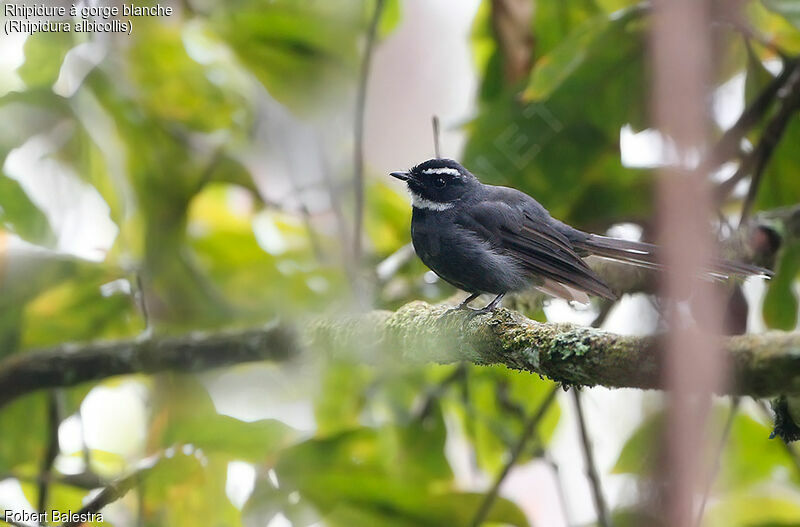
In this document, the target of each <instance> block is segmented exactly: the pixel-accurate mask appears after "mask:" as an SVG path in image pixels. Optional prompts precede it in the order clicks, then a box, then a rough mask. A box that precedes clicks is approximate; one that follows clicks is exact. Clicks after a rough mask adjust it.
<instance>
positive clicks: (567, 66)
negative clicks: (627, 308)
mask: <svg viewBox="0 0 800 527" xmlns="http://www.w3.org/2000/svg"><path fill="white" fill-rule="evenodd" d="M639 15H640V10H639V9H632V10H626V11H624V12H623V14H622V15H620V16H619V17H618V18H615V17H610V18H608V19H606V22H605V24H606V26H601V27H606V30H605V31H600V33H599V35H598V36H597V37H596V38H595V39H594V40H592V39H588V40H592V42H591V47H590V48H589V49H584V50H583V51H580V52H578V47H579V45H580V44H581V43H583V44H584V45H586V46H588V44H587V43H585V42H582V38H581V36H580V34H579V36H576V37H574V42H568V43H567V44H564V45H565V49H566V51H564V52H563V54H561V55H559V56H558V57H557V58H558V62H557V63H556V61H554V65H553V69H552V71H550V73H548V70H547V69H546V68H544V66H543V67H542V72H543V73H542V75H541V77H542V78H543V79H544V80H542V81H536V78H537V76H540V72H539V71H538V69H537V68H534V71H533V74H532V75H533V80H532V81H531V82H533V83H536V85H535V86H534V89H535V90H536V91H535V92H534V93H533V94H534V95H537V96H539V97H540V98H539V99H537V100H536V101H528V102H521V101H520V100H519V98H518V94H517V92H516V90H505V91H504V92H503V93H502V94H501V95H499V96H496V97H494V98H493V99H492V100H490V101H488V102H486V103H485V104H484V105H482V107H481V109H480V113H479V115H478V117H477V118H476V119H475V120H474V121H472V122H471V123H469V125H468V126H467V130H468V134H469V139H468V142H467V145H466V148H465V152H464V161H465V164H466V165H467V167H468V168H470V170H472V171H473V172H475V173H476V174H477V175H478V176H479V177H482V178H483V180H484V181H485V182H487V183H493V184H501V185H508V186H512V187H515V188H518V189H520V190H523V191H524V192H526V193H528V194H530V195H532V196H534V197H536V198H537V199H538V200H539V201H540V202H541V203H542V204H543V205H544V206H545V207H547V208H548V209H549V210H550V211H551V213H552V214H553V216H554V217H556V218H558V219H560V220H562V221H566V222H568V223H570V224H573V225H579V226H581V227H583V228H586V229H594V230H598V229H605V228H607V227H608V225H609V224H612V223H617V222H620V221H635V220H636V219H638V218H642V217H643V216H645V217H649V216H650V214H651V209H652V203H651V202H650V200H648V199H642V197H643V196H649V195H651V194H652V192H651V188H652V178H651V176H650V175H649V174H648V175H645V174H644V173H643V172H642V171H640V170H632V169H628V168H625V167H623V166H622V164H621V161H620V152H619V135H620V130H621V128H622V127H623V126H625V125H626V124H632V125H633V127H634V128H637V129H638V128H642V127H644V126H646V122H647V120H646V115H647V111H646V107H647V104H646V98H645V94H646V93H647V89H646V83H645V79H646V76H645V66H644V64H645V49H646V46H645V42H646V40H645V36H646V31H645V29H646V28H645V27H644V26H645V24H644V23H643V21H642V19H641V17H640V16H639ZM600 20H603V19H602V18H601V19H600ZM581 30H582V31H586V32H588V34H589V35H590V36H591V35H593V34H594V30H593V29H592V28H589V27H587V28H581ZM576 31H577V30H576ZM584 38H585V37H584ZM568 44H572V45H573V46H574V48H575V49H573V50H572V51H569V45H568ZM553 53H555V51H554V52H553ZM584 54H585V59H581V60H577V62H575V63H573V62H571V61H572V58H573V57H574V56H578V59H580V58H581V57H583V56H584ZM540 60H545V61H546V59H545V58H542V59H540ZM539 82H541V85H539ZM587 86H590V87H591V104H586V93H587ZM543 95H546V97H542V96H543ZM587 175H590V176H591V177H587ZM598 191H600V192H602V193H603V196H602V197H601V198H600V199H598V197H597V196H596V193H597V192H598ZM608 197H614V199H613V200H611V201H610V202H606V200H605V199H603V198H608ZM587 205H588V206H587Z"/></svg>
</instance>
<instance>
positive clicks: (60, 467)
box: [0, 0, 800, 527]
mask: <svg viewBox="0 0 800 527" xmlns="http://www.w3.org/2000/svg"><path fill="white" fill-rule="evenodd" d="M55 4H56V3H55V2H47V5H55ZM140 4H141V5H148V4H147V3H146V2H140ZM63 5H68V4H63ZM77 5H79V6H83V5H87V4H86V3H80V4H77ZM88 5H107V4H104V3H103V2H90V3H89V4H88ZM170 5H171V6H172V7H173V8H174V10H175V13H174V14H173V15H172V16H170V17H162V18H157V17H141V18H134V19H133V20H132V23H133V31H132V35H130V36H128V35H124V34H122V35H120V34H100V33H95V34H77V33H37V34H34V35H32V36H28V35H24V34H22V35H21V34H10V35H6V34H4V35H3V36H2V37H0V71H1V72H2V73H1V74H0V160H2V161H0V166H2V173H0V222H1V223H0V355H2V356H3V357H6V356H8V355H11V354H15V353H25V352H26V351H27V350H31V349H36V348H43V347H49V346H54V345H58V344H62V343H65V342H85V341H90V340H96V339H116V338H123V337H140V338H158V337H159V336H161V335H168V334H184V333H187V332H189V331H194V330H204V331H217V330H221V329H223V328H241V327H249V326H255V325H261V324H266V323H269V322H270V321H273V320H276V319H280V320H284V321H286V320H288V321H294V322H297V323H300V324H302V323H304V321H307V320H309V319H310V318H312V317H315V316H325V315H330V314H333V313H341V312H347V311H354V312H358V311H364V310H368V309H396V308H398V307H399V306H401V305H403V304H405V303H407V302H409V301H411V300H416V299H423V300H426V301H429V302H441V301H445V300H450V301H452V300H454V299H456V300H457V299H458V298H456V297H454V295H457V291H455V290H454V289H453V288H451V287H450V286H448V285H447V284H445V283H442V282H441V281H439V280H438V279H437V278H436V276H435V275H433V273H431V272H429V271H428V270H427V269H426V268H425V267H424V266H423V265H422V264H421V263H420V262H419V261H418V260H417V259H416V257H415V256H414V255H413V251H412V250H411V248H410V246H409V242H410V233H409V223H410V216H411V208H410V204H409V199H408V197H407V195H406V194H405V191H404V189H403V188H402V185H400V184H398V182H396V181H394V180H391V179H390V178H388V177H387V173H388V172H389V171H391V170H402V169H407V168H409V167H410V166H412V165H414V164H416V163H418V162H421V161H423V160H425V159H428V158H431V157H433V156H434V154H435V141H434V133H433V130H432V125H431V120H432V117H433V116H437V117H438V119H439V122H440V132H439V133H438V141H439V144H440V149H441V154H442V155H443V156H445V157H453V158H456V159H459V160H461V161H463V163H464V164H465V165H466V166H467V167H468V168H470V169H471V170H472V171H473V172H475V173H476V174H477V175H479V176H480V177H481V178H482V180H483V181H484V182H490V183H495V184H505V185H510V186H514V187H516V188H519V189H521V190H524V191H526V192H528V193H530V194H531V195H533V196H535V197H536V198H537V199H538V200H539V201H540V202H541V203H542V204H544V205H545V206H546V207H547V208H548V209H549V210H550V211H551V212H552V214H553V215H554V216H555V217H557V218H559V219H562V220H564V221H567V222H569V223H571V224H573V225H575V226H577V227H580V228H584V229H587V230H592V231H594V232H599V233H612V234H615V235H620V236H625V237H631V238H638V237H644V238H647V239H652V236H653V229H654V225H653V221H654V220H653V218H654V202H655V199H654V196H653V194H654V187H655V181H656V176H655V169H657V168H658V167H660V166H662V165H664V164H665V163H667V162H668V161H669V149H668V148H666V147H665V142H664V141H663V139H662V138H661V136H660V135H659V134H658V132H656V131H654V130H653V129H652V124H651V120H650V118H649V113H650V112H649V107H650V93H651V90H650V72H651V61H650V58H649V52H648V45H647V44H648V31H649V29H650V16H651V13H650V11H649V8H648V6H647V5H644V4H638V3H636V2H631V1H627V0H580V1H579V0H574V1H573V0H570V1H568V2H562V1H557V0H493V1H489V0H484V1H480V0H386V1H381V2H376V1H364V2H361V1H357V0H327V1H320V0H234V1H228V2H222V1H213V0H183V1H181V2H174V3H171V4H170ZM376 13H377V18H376ZM5 21H6V18H3V19H2V20H0V22H3V23H4V22H5ZM373 29H374V32H375V38H374V41H371V39H370V36H369V35H370V33H371V32H372V30H373ZM708 31H709V32H710V34H711V35H712V38H713V43H714V72H713V75H712V76H711V77H712V79H713V88H712V89H711V90H710V91H711V93H712V94H713V97H711V100H709V101H708V110H709V115H710V117H711V118H712V121H713V124H714V127H715V129H714V134H715V136H720V135H721V134H722V132H723V131H725V130H727V129H729V128H730V127H732V126H733V125H734V123H736V121H737V119H738V118H739V117H740V115H741V114H742V112H743V111H744V110H745V108H748V107H749V106H750V105H751V104H752V103H753V101H754V100H756V98H757V97H758V95H759V94H760V93H761V92H762V91H763V90H764V88H765V86H767V85H769V84H770V83H771V82H773V80H774V79H775V78H776V76H778V75H779V74H780V73H781V72H782V71H785V68H789V67H790V66H791V67H794V64H795V63H794V62H793V61H795V58H794V57H796V56H797V55H798V53H800V2H797V1H793V0H781V1H778V0H763V1H756V0H753V1H747V2H732V3H731V4H730V6H729V9H719V10H717V11H715V18H714V20H713V24H711V25H710V26H709V28H708ZM365 57H370V58H371V60H370V61H369V62H368V67H367V68H365V64H367V63H366V62H365ZM361 111H363V116H364V118H363V129H361V130H360V129H359V123H360V122H361V120H360V118H359V117H358V116H359V114H360V112H361ZM768 120H769V113H768V112H767V113H766V114H765V117H764V120H763V122H764V123H766V122H768ZM764 126H765V125H764V124H763V123H762V124H759V125H756V126H753V127H752V130H750V132H749V133H748V134H747V135H746V138H745V139H744V140H743V141H742V144H741V145H740V148H737V151H736V152H735V153H734V154H733V155H731V156H730V159H729V160H726V161H728V162H726V163H724V164H722V165H721V166H719V167H718V168H716V169H715V170H714V172H713V174H712V175H711V182H712V184H714V185H715V186H718V187H719V188H720V189H723V188H724V190H725V191H724V193H722V195H721V196H720V199H719V200H718V204H719V211H718V212H719V214H718V216H717V217H716V218H715V221H714V227H715V229H716V230H717V231H718V234H719V237H720V238H725V237H728V236H730V235H731V233H732V232H733V231H734V230H735V226H736V223H737V220H738V216H739V213H740V210H741V207H742V200H743V198H744V196H745V195H746V193H747V191H748V188H749V183H750V178H749V177H743V178H741V180H740V181H738V184H736V185H733V184H729V185H727V186H725V183H726V182H728V183H730V181H731V178H732V177H733V176H734V175H735V174H736V173H737V169H738V168H739V166H740V162H739V159H740V158H742V159H744V158H746V156H747V154H748V153H749V152H751V151H752V150H753V148H754V146H755V145H756V144H757V143H758V141H759V138H760V137H761V136H762V134H763V129H764ZM665 152H666V153H665ZM362 163H363V169H362V170H363V172H362V170H359V168H358V166H359V165H361V164H362ZM798 167H800V119H799V118H798V116H797V113H796V112H794V113H793V114H792V115H791V116H790V117H789V119H788V124H787V126H786V128H785V130H784V131H783V132H782V134H781V137H780V138H779V141H778V142H777V144H776V146H775V149H774V151H773V152H771V158H770V159H769V162H768V163H767V165H766V168H765V169H764V171H763V181H762V182H761V185H760V188H759V191H758V194H757V195H756V196H755V200H754V202H753V209H754V216H755V217H756V218H757V219H759V220H760V221H763V223H764V225H765V226H766V227H768V228H769V229H772V230H774V232H777V233H778V234H780V235H785V236H784V238H783V239H784V240H785V241H786V243H784V244H783V245H782V247H781V249H780V251H779V252H778V253H777V255H773V257H774V258H776V263H775V267H776V271H777V275H776V278H775V279H774V280H772V281H770V282H769V283H764V282H763V281H761V280H757V279H751V280H748V281H746V282H745V283H743V284H734V285H731V286H730V288H729V289H726V291H725V293H726V298H732V299H734V300H729V301H728V304H727V305H728V306H729V308H730V309H734V308H735V309H736V313H737V316H738V318H737V320H738V321H739V329H740V330H741V331H744V330H746V331H749V332H760V331H764V330H766V329H768V328H774V329H781V330H792V329H795V328H796V327H797V325H798V309H797V298H798V291H800V289H799V288H798V281H797V279H798V272H799V271H800V245H798V243H797V241H796V239H797V238H796V234H794V235H793V236H794V238H793V237H792V235H791V233H786V232H784V231H783V230H782V229H784V227H783V225H782V223H781V221H780V218H781V217H782V216H781V215H780V214H777V213H776V212H775V211H786V210H790V209H786V207H791V206H793V205H796V204H797V203H798V202H800V177H799V175H798ZM359 172H361V173H363V180H364V182H363V189H364V199H363V200H360V199H358V197H357V196H358V192H357V189H358V188H359V186H360V185H361V183H360V179H361V178H360V177H359V176H358V174H359ZM720 192H722V191H720ZM359 210H363V220H359V219H358V218H359V216H360V213H359V212H358V211H359ZM776 214H777V215H776ZM776 218H777V219H776ZM356 237H360V239H361V240H362V243H361V244H357V243H355V238H356ZM359 245H360V247H361V249H360V250H359V249H358V248H357V246H359ZM653 291H654V289H653V288H643V289H642V290H641V291H639V292H636V293H631V294H627V295H625V296H623V297H622V298H621V300H620V301H618V302H616V303H614V304H613V305H600V304H596V305H591V306H583V307H581V306H570V305H568V304H567V303H566V302H563V301H560V300H546V301H542V300H541V299H536V300H535V301H530V302H528V301H526V299H524V298H522V299H517V300H515V301H512V305H513V306H514V307H516V308H518V309H520V310H522V311H523V312H524V313H525V314H526V315H527V316H529V317H531V318H535V319H537V320H541V321H545V320H547V321H572V322H578V323H582V324H591V323H592V322H593V321H596V319H597V317H598V315H600V314H602V317H603V320H602V327H603V328H604V329H607V330H609V331H615V332H618V333H623V334H637V335H645V334H651V333H654V332H656V331H658V330H659V329H663V327H662V323H661V322H660V320H661V317H660V307H661V306H660V303H659V301H658V300H657V299H656V298H655V297H654V295H653ZM730 306H733V307H730ZM742 313H743V315H742ZM553 387H554V384H553V383H552V382H550V381H548V380H545V379H539V378H538V377H536V376H533V375H530V374H527V373H517V372H513V371H510V370H507V369H505V368H504V367H479V366H474V365H431V366H427V367H419V366H414V367H411V366H409V367H402V368H401V367H398V366H396V365H395V366H393V367H391V368H389V369H385V368H381V367H375V366H368V365H361V364H354V363H352V362H349V363H338V362H335V361H330V360H325V359H323V358H317V357H308V356H306V357H303V359H302V360H299V361H291V362H288V363H281V364H255V365H242V366H236V367H232V368H227V369H223V370H218V371H214V372H210V373H204V374H200V375H179V374H161V375H156V376H146V375H139V376H126V377H120V378H111V379H108V380H105V381H103V382H99V383H96V384H90V385H81V386H79V387H77V388H70V389H63V390H57V391H55V392H53V393H34V394H32V395H27V396H25V397H23V398H20V399H18V400H15V401H14V402H12V403H11V404H9V405H7V406H5V407H3V408H1V409H0V478H2V482H0V509H14V510H21V509H26V510H31V511H33V510H36V509H37V508H39V506H40V505H42V494H43V493H44V494H45V496H46V500H45V502H46V505H47V508H48V509H49V508H56V509H61V510H73V511H75V510H78V509H79V508H80V507H81V504H82V503H84V502H85V501H86V500H87V499H91V497H92V496H95V495H96V494H97V489H99V488H102V487H104V486H106V485H108V484H109V483H110V482H112V481H114V480H115V479H116V478H119V477H121V476H124V475H127V474H131V473H133V472H137V471H139V473H140V476H139V477H138V479H137V483H136V485H135V487H134V489H133V490H132V491H131V492H129V493H128V494H127V495H125V496H124V497H123V498H122V499H120V500H118V501H116V502H115V503H113V504H111V505H110V506H109V507H107V508H106V509H104V517H105V520H106V521H105V524H106V525H116V526H127V525H148V526H149V525H153V526H155V525H163V526H170V527H172V526H176V527H177V526H181V525H214V526H236V525H245V526H248V527H249V526H269V527H284V526H289V525H295V526H307V525H342V526H361V525H365V526H366V525H370V526H372V525H374V526H379V525H386V526H417V525H432V526H433V525H435V526H438V525H448V526H457V525H465V526H466V525H470V524H471V522H472V521H473V519H474V516H475V514H476V511H477V509H478V506H479V505H480V504H481V503H482V502H483V501H484V500H485V499H486V496H485V495H486V493H487V491H488V490H489V489H490V488H491V486H492V484H493V483H494V482H495V481H496V480H497V477H498V475H499V474H500V473H501V472H502V471H503V469H504V467H505V466H506V464H507V463H508V461H509V459H510V457H511V452H512V451H513V450H514V449H515V447H516V446H517V444H518V442H519V440H520V435H521V433H522V431H523V428H524V425H525V423H527V422H528V421H529V419H530V418H531V416H532V415H533V414H534V413H535V412H536V410H537V409H538V408H539V405H540V403H542V401H545V400H546V398H547V395H548V394H549V393H550V391H551V390H552V389H553ZM582 401H583V410H584V411H583V413H584V417H585V423H584V424H585V425H586V427H587V429H588V431H589V438H590V442H591V444H592V446H593V447H594V454H595V458H596V465H597V467H596V468H597V472H598V476H599V480H600V485H601V488H602V491H603V494H604V495H605V499H606V500H607V502H608V506H609V508H610V510H611V518H612V520H613V523H614V525H658V524H659V523H658V522H659V520H658V518H653V517H651V516H650V515H649V514H650V512H648V511H649V509H648V503H649V501H650V498H651V497H652V496H653V495H654V494H657V491H658V489H657V487H658V478H657V477H655V472H657V468H656V467H657V463H656V461H657V460H658V458H659V445H660V440H659V437H660V430H661V429H660V426H661V423H662V421H663V414H662V410H663V407H664V401H663V398H662V396H661V395H660V394H658V393H655V392H649V393H643V392H641V391H637V390H616V391H610V390H606V389H602V388H593V389H585V390H583V391H582ZM731 408H734V409H735V410H734V411H731ZM729 416H731V417H729ZM713 424H714V430H715V431H717V433H718V434H719V435H720V437H723V436H724V437H725V438H726V440H725V441H720V443H719V447H718V452H717V453H716V454H713V455H711V456H710V458H714V457H715V456H718V457H719V459H720V461H719V471H718V474H717V476H716V478H715V479H714V482H713V485H712V487H711V489H710V491H709V498H708V505H707V508H706V514H705V517H704V519H703V525H709V526H733V525H748V526H756V525H758V526H762V527H765V526H768V525H769V526H784V527H788V526H790V525H800V487H798V483H800V461H798V460H799V459H800V457H799V456H798V454H797V453H796V451H795V450H793V449H792V448H791V447H787V446H786V445H784V444H782V443H780V442H779V441H778V440H769V439H768V437H769V434H770V431H771V422H770V416H769V414H768V412H767V411H765V408H764V405H763V402H760V401H754V400H749V399H748V400H744V399H743V400H741V401H740V402H737V403H735V404H732V403H731V402H730V401H728V400H726V399H723V398H719V399H718V400H716V402H715V408H714V412H713ZM578 428H579V424H578V421H577V419H576V415H575V406H574V399H573V396H572V392H569V393H567V392H564V391H559V395H558V396H557V398H556V400H555V402H554V403H552V404H551V405H550V406H549V408H548V409H547V411H546V413H545V417H544V419H543V420H542V421H541V422H540V423H539V426H538V427H537V429H536V433H535V434H534V437H533V438H531V439H530V440H529V441H527V442H526V443H525V444H524V445H523V449H522V454H521V456H520V457H519V459H517V460H516V463H515V464H514V465H513V466H512V467H510V471H509V473H508V475H507V477H505V478H504V479H503V483H502V485H501V486H500V497H498V498H497V499H496V500H495V501H494V506H493V508H492V509H491V513H490V515H489V520H491V521H493V522H495V523H496V524H510V525H540V526H541V525H543V526H566V525H570V526H572V525H593V524H595V522H596V521H597V514H596V509H595V506H594V504H593V501H592V494H591V490H590V489H591V487H590V481H589V480H588V479H587V476H586V473H587V467H586V465H585V462H584V458H583V455H582V448H583V447H582V443H581V440H580V434H579V432H578ZM725 430H727V432H726V431H725ZM51 458H52V459H51ZM143 460H144V461H146V462H147V465H146V466H147V468H146V469H144V468H143V466H145V465H143V464H142V463H143Z"/></svg>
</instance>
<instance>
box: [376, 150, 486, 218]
mask: <svg viewBox="0 0 800 527" xmlns="http://www.w3.org/2000/svg"><path fill="white" fill-rule="evenodd" d="M391 175H392V176H393V177H396V178H397V179H400V180H402V181H405V182H406V183H407V184H408V191H409V192H410V193H411V199H412V203H413V205H414V207H416V208H420V209H430V210H447V209H449V208H452V207H453V206H454V203H455V202H456V201H458V200H461V199H463V198H464V197H466V196H469V195H471V194H472V193H473V192H474V191H475V189H476V188H477V187H479V186H480V184H481V183H480V182H479V181H478V178H476V177H475V176H473V175H472V174H471V173H470V171H469V170H467V169H466V168H464V167H462V166H461V165H460V164H459V163H458V162H456V161H453V160H452V159H430V160H428V161H425V162H424V163H420V164H419V165H417V166H415V167H414V168H412V169H411V170H408V171H403V172H392V173H391Z"/></svg>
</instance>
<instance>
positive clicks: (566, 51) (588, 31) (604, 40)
mask: <svg viewBox="0 0 800 527" xmlns="http://www.w3.org/2000/svg"><path fill="white" fill-rule="evenodd" d="M554 4H555V3H554ZM637 14H638V10H637V9H625V10H623V11H622V12H620V13H617V14H615V16H614V18H611V17H609V16H608V15H606V14H605V13H603V14H600V15H597V16H594V17H592V18H590V19H588V20H586V21H585V22H583V23H582V24H580V25H579V26H578V27H577V28H576V29H575V30H574V31H572V32H571V33H570V34H569V35H567V36H566V37H565V38H564V39H562V40H560V41H559V43H558V45H557V46H555V47H554V48H553V50H552V51H551V52H550V53H548V54H546V55H544V56H542V57H541V58H540V59H539V60H537V61H536V63H535V64H534V68H533V72H532V75H531V81H530V83H529V84H528V87H527V88H526V90H525V92H524V97H525V98H526V99H528V100H529V101H539V100H543V99H547V98H548V97H549V96H550V95H551V94H552V93H553V92H554V91H555V90H556V89H558V87H559V86H561V84H562V83H563V82H564V81H565V80H566V79H568V78H569V77H570V76H571V75H573V74H574V73H575V72H576V71H577V70H578V69H579V68H580V67H586V66H587V64H586V63H587V61H592V62H594V59H595V58H596V56H597V55H598V53H600V52H601V51H602V49H603V48H604V47H606V46H608V45H609V44H611V42H609V41H611V40H613V39H614V37H615V35H614V33H615V32H619V31H620V30H623V31H624V28H625V26H626V25H627V24H628V22H629V21H630V20H631V19H632V18H633V17H634V16H636V15H637ZM614 51H615V52H617V53H619V51H620V50H618V49H615V50H614ZM590 67H594V65H593V64H592V65H590Z"/></svg>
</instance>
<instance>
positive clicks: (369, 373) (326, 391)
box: [314, 362, 374, 436]
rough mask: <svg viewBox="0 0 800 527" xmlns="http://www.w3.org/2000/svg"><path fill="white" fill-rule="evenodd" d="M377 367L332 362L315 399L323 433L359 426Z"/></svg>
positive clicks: (326, 369) (332, 432)
mask: <svg viewBox="0 0 800 527" xmlns="http://www.w3.org/2000/svg"><path fill="white" fill-rule="evenodd" d="M373 377H374V369H372V368H369V367H367V366H365V365H358V364H350V363H348V364H345V363H337V362H332V363H329V364H327V365H326V367H325V371H324V373H323V374H322V379H321V387H320V388H321V389H320V393H319V394H317V396H316V398H315V401H314V417H315V418H316V421H317V433H318V434H319V435H321V436H325V435H331V434H334V433H339V432H342V431H344V430H347V429H353V428H357V427H358V426H359V424H360V417H361V412H362V411H363V409H364V405H365V403H366V402H367V393H366V391H367V386H368V384H369V383H370V382H371V381H372V380H373Z"/></svg>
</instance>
